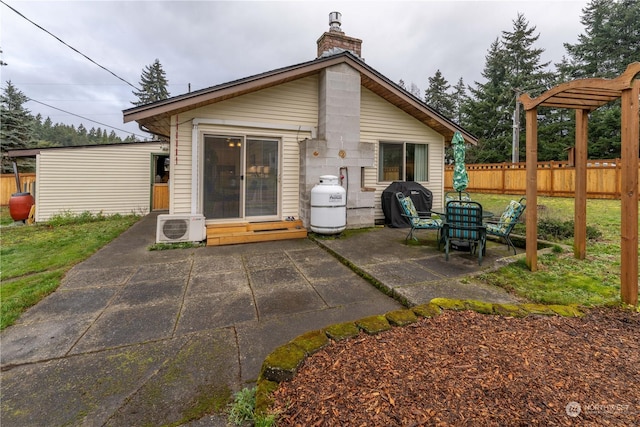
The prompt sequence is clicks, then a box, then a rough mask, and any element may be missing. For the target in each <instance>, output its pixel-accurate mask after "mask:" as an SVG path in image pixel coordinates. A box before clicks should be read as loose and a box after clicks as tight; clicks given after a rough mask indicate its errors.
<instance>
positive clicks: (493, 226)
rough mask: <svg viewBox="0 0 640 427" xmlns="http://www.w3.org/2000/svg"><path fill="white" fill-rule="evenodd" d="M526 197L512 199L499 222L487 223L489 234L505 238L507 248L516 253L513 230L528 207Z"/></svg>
mask: <svg viewBox="0 0 640 427" xmlns="http://www.w3.org/2000/svg"><path fill="white" fill-rule="evenodd" d="M526 207H527V204H526V199H525V198H524V197H523V198H521V199H520V200H519V201H517V202H516V201H515V200H512V201H511V202H509V205H508V206H507V207H506V208H505V210H504V212H502V215H500V219H499V220H498V221H497V222H494V221H490V220H489V221H487V223H486V224H485V226H486V228H487V234H489V235H491V236H497V237H501V238H503V239H504V241H505V242H506V244H507V250H509V248H511V249H513V254H514V255H515V254H516V247H515V246H514V245H513V242H512V241H511V237H509V236H510V234H511V230H513V227H515V225H516V224H517V223H518V220H519V219H520V216H521V215H522V213H523V212H524V210H525V209H526Z"/></svg>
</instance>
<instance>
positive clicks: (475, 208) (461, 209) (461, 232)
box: [442, 200, 486, 265]
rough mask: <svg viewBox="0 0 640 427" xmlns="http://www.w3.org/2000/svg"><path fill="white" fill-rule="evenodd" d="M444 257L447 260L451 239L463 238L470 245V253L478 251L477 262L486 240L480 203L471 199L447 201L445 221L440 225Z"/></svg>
mask: <svg viewBox="0 0 640 427" xmlns="http://www.w3.org/2000/svg"><path fill="white" fill-rule="evenodd" d="M442 235H443V236H444V252H445V259H446V260H447V261H449V249H450V248H451V243H452V241H453V240H463V241H467V242H469V244H470V245H471V253H472V254H473V253H475V252H477V253H478V264H479V265H482V255H483V254H484V246H485V242H486V230H485V227H484V224H483V223H482V205H480V204H479V203H477V202H472V201H459V200H452V201H450V202H447V208H446V211H445V222H444V224H443V225H442Z"/></svg>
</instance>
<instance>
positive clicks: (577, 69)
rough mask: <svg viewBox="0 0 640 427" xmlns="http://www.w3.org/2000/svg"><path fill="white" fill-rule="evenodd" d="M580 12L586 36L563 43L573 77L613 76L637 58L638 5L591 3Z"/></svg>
mask: <svg viewBox="0 0 640 427" xmlns="http://www.w3.org/2000/svg"><path fill="white" fill-rule="evenodd" d="M582 13H583V15H582V18H581V20H580V22H581V23H582V24H583V25H584V26H585V33H584V34H580V35H579V36H578V42H577V43H576V44H570V43H565V44H564V47H565V49H566V50H567V53H568V54H569V56H570V58H571V62H570V63H569V64H565V66H567V68H568V72H569V74H570V75H571V77H572V78H574V79H575V78H588V77H606V78H612V77H616V76H618V75H620V74H621V73H622V72H623V71H624V70H625V68H626V67H627V65H629V64H630V63H631V62H634V61H638V60H639V59H640V24H639V23H640V2H638V1H637V0H592V1H591V3H589V5H588V6H587V7H585V8H584V9H583V10H582Z"/></svg>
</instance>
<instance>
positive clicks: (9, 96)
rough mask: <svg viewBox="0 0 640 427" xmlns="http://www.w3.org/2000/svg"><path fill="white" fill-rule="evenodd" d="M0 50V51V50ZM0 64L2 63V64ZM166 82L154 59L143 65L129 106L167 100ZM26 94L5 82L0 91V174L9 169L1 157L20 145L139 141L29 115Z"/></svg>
mask: <svg viewBox="0 0 640 427" xmlns="http://www.w3.org/2000/svg"><path fill="white" fill-rule="evenodd" d="M0 52H1V51H0ZM0 65H6V64H4V63H2V64H0ZM168 84H169V83H168V81H167V79H166V76H165V72H164V70H163V69H162V65H161V64H160V61H159V60H158V59H156V60H155V62H154V63H153V64H151V65H148V66H146V67H145V68H144V69H143V71H142V74H141V77H140V84H139V86H140V89H139V90H135V91H133V94H134V95H135V96H136V97H137V100H136V101H133V102H131V103H132V104H133V105H144V104H148V103H151V102H155V101H160V100H163V99H167V98H168V97H169V92H168V91H167V86H168ZM28 101H29V97H28V96H27V95H25V94H24V93H23V92H22V91H20V90H19V89H18V88H17V87H16V86H15V85H14V84H13V83H12V82H11V81H8V82H7V84H6V86H5V87H4V88H3V90H2V94H0V115H1V117H2V120H0V142H1V144H0V148H1V151H2V173H11V172H13V166H12V164H11V161H10V160H9V159H8V158H7V157H6V156H5V153H6V152H7V151H9V150H18V149H23V148H47V147H70V146H79V145H99V144H118V143H123V142H138V141H140V140H139V139H138V138H136V136H135V135H133V134H132V135H129V136H127V137H125V138H124V139H123V138H121V137H120V136H118V134H116V132H115V131H114V130H111V131H110V132H109V131H107V129H102V128H100V127H97V128H96V127H91V128H90V129H87V128H86V127H85V126H84V124H82V123H81V124H80V125H78V127H75V126H74V125H66V124H64V123H53V121H52V120H51V118H49V117H47V118H43V116H42V115H41V114H37V115H35V116H34V115H32V114H31V112H30V111H29V110H28V109H27V108H26V107H25V105H24V104H25V103H27V102H28ZM34 166H35V165H34V164H33V162H32V161H24V162H21V168H20V169H21V170H23V171H25V172H27V171H30V170H32V169H33V168H34Z"/></svg>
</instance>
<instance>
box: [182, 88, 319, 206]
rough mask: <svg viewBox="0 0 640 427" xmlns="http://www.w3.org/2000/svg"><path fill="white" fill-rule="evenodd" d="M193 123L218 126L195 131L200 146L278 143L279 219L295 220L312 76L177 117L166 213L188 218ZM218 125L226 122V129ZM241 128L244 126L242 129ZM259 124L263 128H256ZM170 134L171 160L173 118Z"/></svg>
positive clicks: (312, 106) (313, 108)
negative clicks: (218, 141) (227, 141)
mask: <svg viewBox="0 0 640 427" xmlns="http://www.w3.org/2000/svg"><path fill="white" fill-rule="evenodd" d="M195 118H197V119H205V120H206V119H212V120H216V123H219V124H206V123H202V124H200V125H198V139H199V140H200V141H201V139H202V134H203V133H207V134H212V135H238V136H247V137H268V138H274V139H279V140H280V141H282V145H281V151H282V153H281V157H280V160H281V164H282V168H281V171H280V174H281V175H280V180H281V187H280V188H281V193H280V197H281V212H280V215H281V216H282V217H287V216H294V217H296V218H298V217H299V206H298V203H299V186H298V181H299V178H300V177H299V170H300V161H299V147H298V144H299V141H301V140H303V139H305V138H310V137H311V134H310V132H309V131H308V130H303V128H307V129H308V128H309V127H316V126H317V123H318V79H317V77H316V76H311V77H305V78H302V79H299V80H295V81H293V82H289V83H285V84H282V85H279V86H276V87H272V88H268V89H264V90H260V91H257V92H253V93H249V94H247V95H242V96H239V97H237V98H233V99H229V100H226V101H221V102H219V103H216V104H213V105H209V106H206V107H202V108H198V109H194V110H191V111H188V112H185V113H183V114H179V115H178V116H177V123H178V124H179V126H178V134H177V135H178V136H177V141H178V147H177V148H178V151H177V161H176V160H175V159H174V158H172V165H171V167H172V170H171V179H170V191H171V194H172V198H171V203H170V212H171V213H190V212H191V140H192V129H193V126H192V120H193V119H195ZM221 121H227V122H228V124H224V123H223V122H221ZM243 123H245V124H246V126H243V125H242V124H243ZM260 124H264V125H268V126H265V127H264V128H261V127H260ZM278 125H282V126H283V128H282V129H279V128H278ZM171 129H172V134H171V155H172V157H176V145H175V144H176V116H173V117H172V121H171ZM292 129H296V130H292ZM298 129H299V130H298ZM194 142H195V141H194ZM199 155H200V154H199ZM199 197H200V196H199ZM200 200H201V198H200Z"/></svg>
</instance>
